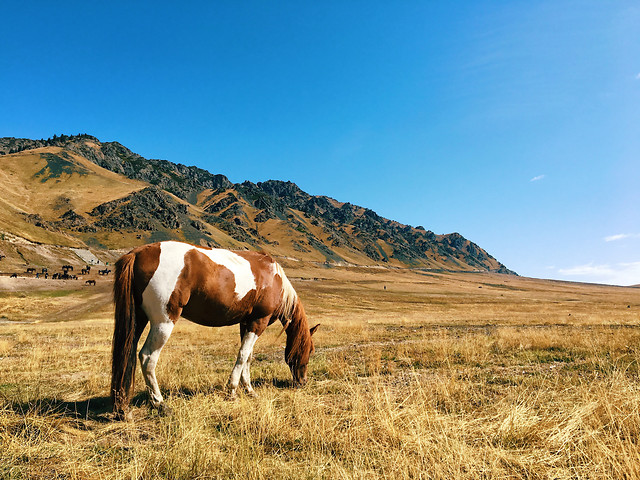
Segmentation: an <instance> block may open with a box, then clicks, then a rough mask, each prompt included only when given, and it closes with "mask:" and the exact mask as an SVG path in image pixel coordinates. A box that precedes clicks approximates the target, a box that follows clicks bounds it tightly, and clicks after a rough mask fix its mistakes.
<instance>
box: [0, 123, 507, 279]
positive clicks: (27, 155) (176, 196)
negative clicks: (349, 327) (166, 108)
mask: <svg viewBox="0 0 640 480" xmlns="http://www.w3.org/2000/svg"><path fill="white" fill-rule="evenodd" d="M0 165H1V166H2V168H1V169H0V188H2V190H3V192H4V195H3V196H2V198H0V206H1V207H4V208H0V210H1V211H0V231H2V232H4V233H6V234H7V235H15V236H18V237H20V238H25V239H27V240H29V241H31V242H35V243H42V244H55V245H63V246H69V247H78V248H86V247H91V248H94V249H118V248H130V247H133V246H134V245H138V244H142V243H146V242H151V241H156V240H164V239H178V240H185V241H188V242H191V243H195V244H199V245H208V246H214V247H215V246H221V247H225V248H251V249H263V250H265V251H267V252H269V253H271V254H273V255H276V256H284V257H290V258H295V259H301V260H307V261H316V262H326V263H330V264H335V263H338V264H357V265H389V266H395V267H420V268H429V269H444V270H467V271H469V270H472V271H475V270H477V271H493V272H500V273H511V274H512V273H514V272H511V271H510V270H508V269H507V268H506V267H505V266H504V265H503V264H501V263H500V262H498V261H497V260H496V259H495V258H493V257H492V256H491V255H489V254H488V253H487V252H486V251H485V250H483V249H482V248H481V247H479V246H478V245H476V244H475V243H473V242H471V241H469V240H467V239H465V238H464V237H462V236H461V235H460V234H458V233H451V234H447V235H438V234H435V233H433V232H431V231H429V230H425V229H424V228H423V227H411V226H408V225H403V224H401V223H398V222H395V221H393V220H389V219H386V218H383V217H381V216H379V215H378V214H376V213H375V212H374V211H372V210H370V209H367V208H364V207H359V206H357V205H352V204H350V203H343V202H339V201H337V200H334V199H332V198H329V197H326V196H313V195H309V194H308V193H306V192H304V191H303V190H301V189H300V188H299V187H298V186H297V185H296V184H294V183H292V182H284V181H279V180H269V181H266V182H259V183H257V184H254V183H251V182H244V183H240V184H234V183H232V182H230V181H229V179H227V178H226V177H225V176H224V175H220V174H213V173H210V172H208V171H206V170H203V169H201V168H198V167H189V166H185V165H181V164H176V163H172V162H169V161H166V160H150V159H146V158H144V157H142V156H140V155H138V154H136V153H134V152H132V151H131V150H129V149H128V148H126V147H124V146H123V145H121V144H119V143H117V142H106V143H103V142H100V141H99V140H98V139H97V138H95V137H92V136H90V135H84V134H83V135H76V136H66V135H62V136H60V137H54V138H51V139H47V140H30V139H24V138H19V139H17V138H7V137H5V138H0ZM0 247H1V242H0Z"/></svg>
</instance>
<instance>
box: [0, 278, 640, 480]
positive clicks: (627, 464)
mask: <svg viewBox="0 0 640 480" xmlns="http://www.w3.org/2000/svg"><path fill="white" fill-rule="evenodd" d="M321 273H322V272H321ZM324 273H325V275H327V273H326V272H324ZM341 275H342V276H339V277H334V278H326V279H324V280H319V281H315V282H311V281H297V282H295V281H294V282H295V284H296V287H297V289H298V291H299V292H300V295H301V296H302V298H303V299H304V300H305V302H306V305H307V306H308V307H307V310H308V312H309V313H310V315H311V316H312V317H313V319H314V320H315V319H318V320H319V321H320V322H322V326H321V328H320V329H319V331H318V333H317V334H316V336H314V338H315V341H316V344H317V352H316V355H315V356H314V357H313V359H312V362H311V364H310V379H311V381H310V383H309V384H308V386H307V387H305V388H303V389H300V390H294V389H291V388H289V382H290V378H289V377H290V374H289V372H288V368H287V367H286V365H285V364H284V362H283V359H282V357H283V339H282V338H279V339H277V338H276V336H277V333H278V331H277V330H278V329H277V328H276V329H273V331H271V329H269V330H268V331H267V333H265V335H264V336H263V337H262V338H261V339H260V340H259V341H258V343H257V345H256V350H255V353H256V359H255V361H254V364H253V368H252V377H253V379H254V385H255V386H256V390H257V392H258V394H259V395H260V397H259V398H258V399H251V398H246V397H241V398H240V399H239V400H238V401H229V400H227V399H226V396H225V395H224V385H225V383H226V380H227V378H228V375H229V372H230V369H231V366H232V364H233V361H234V359H235V355H236V353H237V348H238V346H239V338H238V331H237V330H238V329H237V327H227V328H221V329H206V328H204V327H199V326H196V325H193V324H189V323H188V322H186V321H181V322H180V323H179V324H178V326H177V327H176V329H175V331H174V334H173V335H172V338H171V339H170V341H169V343H168V345H167V347H166V348H165V350H164V351H163V354H162V355H161V357H160V362H159V365H158V371H157V375H158V379H159V382H160V384H161V387H162V388H163V390H164V392H165V393H166V397H167V402H168V404H169V405H170V406H171V407H172V408H173V414H172V415H170V416H167V417H159V416H158V415H157V414H156V412H154V411H151V410H149V408H148V407H147V406H146V404H145V403H144V393H143V391H142V385H143V382H142V381H141V378H140V374H139V373H138V378H137V382H136V384H137V391H138V395H137V397H136V399H135V401H134V405H135V407H134V421H133V422H131V423H120V422H113V421H111V418H110V413H109V405H108V400H107V393H108V384H109V371H110V370H109V364H108V361H109V348H110V333H111V321H110V319H109V318H108V312H104V311H103V310H102V307H100V306H97V307H96V310H95V311H94V312H93V313H89V314H87V319H83V320H73V321H69V322H65V323H59V322H55V323H42V324H2V325H1V326H0V476H1V477H2V478H56V477H58V478H114V479H129V478H145V479H146V478H148V479H152V478H185V479H186V478H236V477H241V478H251V479H254V478H255V479H262V478H296V479H297V478H331V479H333V478H425V479H427V478H434V479H436V478H437V479H445V478H446V479H452V478H461V479H478V478H486V479H494V478H496V479H497V478H523V479H524V478H544V479H548V478H557V479H564V478H566V479H574V478H594V479H596V478H597V479H621V478H626V479H634V478H640V410H639V409H640V383H639V382H638V361H639V360H640V358H639V356H640V329H639V328H638V320H639V318H638V313H637V312H638V308H639V305H640V301H639V300H640V298H639V295H638V291H637V290H634V289H602V288H600V287H589V286H579V285H564V284H547V283H545V282H529V281H526V280H524V279H522V280H512V279H508V280H509V282H511V283H510V284H509V285H508V286H509V287H510V288H511V289H510V290H508V289H506V288H504V285H503V284H502V283H497V282H498V281H502V280H500V279H502V278H503V277H496V278H497V279H498V280H496V279H495V278H493V277H492V278H490V279H489V280H488V279H487V278H485V277H471V278H470V277H469V276H444V277H442V278H440V279H438V278H433V279H432V278H431V277H427V278H428V280H429V282H427V283H424V284H421V283H418V281H417V279H418V280H419V279H423V278H424V277H423V276H420V277H415V276H414V277H412V276H410V275H409V274H406V273H402V272H398V273H395V274H393V275H392V274H387V273H378V274H374V273H371V274H367V273H366V272H365V273H363V272H349V271H346V272H343V273H342V274H341ZM316 276H318V277H319V276H321V275H320V274H318V273H316ZM489 283H493V284H496V285H501V286H500V287H495V286H491V285H488V284H489ZM383 285H385V286H387V289H386V290H384V289H383V288H381V287H382V286H383ZM478 286H482V287H483V288H482V289H479V288H478ZM515 288H517V289H519V290H514V289H515ZM505 293H506V295H505ZM500 294H502V295H503V296H500ZM69 295H72V296H73V295H75V294H74V293H70V294H69ZM0 301H1V299H0ZM627 306H629V308H627ZM534 307H535V308H534ZM569 313H570V314H571V315H570V316H569Z"/></svg>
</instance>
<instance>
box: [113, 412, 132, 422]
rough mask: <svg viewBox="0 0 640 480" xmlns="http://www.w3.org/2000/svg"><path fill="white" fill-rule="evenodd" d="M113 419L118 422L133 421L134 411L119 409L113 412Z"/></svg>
mask: <svg viewBox="0 0 640 480" xmlns="http://www.w3.org/2000/svg"><path fill="white" fill-rule="evenodd" d="M113 419H114V420H116V421H118V422H132V421H133V412H132V411H131V410H128V411H126V412H125V411H122V410H120V411H117V412H113Z"/></svg>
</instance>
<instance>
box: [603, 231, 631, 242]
mask: <svg viewBox="0 0 640 480" xmlns="http://www.w3.org/2000/svg"><path fill="white" fill-rule="evenodd" d="M625 238H640V233H618V234H617V235H609V236H608V237H604V241H605V242H615V241H616V240H624V239H625Z"/></svg>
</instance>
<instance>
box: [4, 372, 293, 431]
mask: <svg viewBox="0 0 640 480" xmlns="http://www.w3.org/2000/svg"><path fill="white" fill-rule="evenodd" d="M252 384H253V386H254V387H256V388H260V387H265V386H269V385H271V386H273V387H275V388H277V389H289V388H293V382H291V381H290V380H282V379H279V378H256V379H254V380H253V381H252ZM161 391H162V395H163V396H164V397H165V398H166V399H170V398H171V397H183V398H184V397H187V398H190V397H195V396H196V395H199V394H203V393H204V394H206V395H226V393H227V390H226V385H224V384H219V385H211V386H210V387H209V388H205V389H194V388H189V387H180V388H178V389H175V388H173V389H161ZM131 406H134V407H148V408H151V405H150V404H149V395H148V394H147V392H146V391H141V392H138V393H136V394H135V395H134V396H133V398H132V399H131ZM11 409H12V410H13V411H14V412H16V413H20V414H22V415H27V414H29V413H36V414H38V415H58V416H61V417H64V418H69V419H75V420H78V421H81V420H84V421H94V422H99V423H107V422H110V421H112V420H113V413H112V404H111V398H110V397H103V396H97V397H91V398H87V399H85V400H78V401H72V402H69V401H64V400H60V399H57V398H42V399H38V400H35V401H31V402H16V403H13V404H12V405H11Z"/></svg>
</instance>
